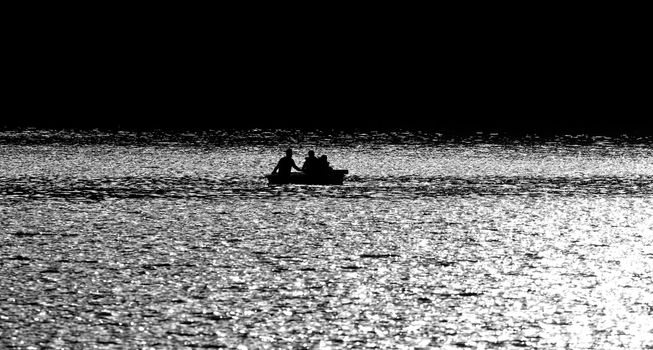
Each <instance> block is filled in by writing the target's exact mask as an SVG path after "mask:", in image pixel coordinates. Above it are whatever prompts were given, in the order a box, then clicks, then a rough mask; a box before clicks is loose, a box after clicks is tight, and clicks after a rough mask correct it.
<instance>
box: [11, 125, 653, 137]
mask: <svg viewBox="0 0 653 350" xmlns="http://www.w3.org/2000/svg"><path fill="white" fill-rule="evenodd" d="M0 128H1V129H3V130H21V129H29V128H34V129H47V130H94V129H98V130H105V131H120V130H126V131H157V130H160V131H168V132H183V131H201V130H205V131H210V130H251V129H261V130H283V129H287V130H304V131H311V130H325V131H328V130H334V131H382V132H383V131H386V132H387V131H402V130H406V131H423V132H433V133H443V134H453V135H455V134H464V135H468V134H475V133H486V134H493V133H496V134H507V135H525V134H541V135H564V134H577V135H581V134H587V135H597V136H598V135H608V136H609V135H635V136H653V132H651V130H649V129H647V128H645V127H642V126H641V125H631V126H623V125H622V126H615V125H594V126H583V125H566V126H532V125H530V126H529V125H521V126H520V125H512V126H497V125H451V124H440V125H417V124H379V123H377V124H372V123H370V124H367V125H363V124H355V125H341V124H336V125H324V124H312V125H310V124H301V123H276V124H274V125H272V124H266V123H251V124H236V123H233V124H220V123H205V124H193V123H190V124H187V125H174V124H158V125H152V124H138V123H113V124H110V123H109V124H107V123H103V124H99V123H95V124H92V123H3V124H0Z"/></svg>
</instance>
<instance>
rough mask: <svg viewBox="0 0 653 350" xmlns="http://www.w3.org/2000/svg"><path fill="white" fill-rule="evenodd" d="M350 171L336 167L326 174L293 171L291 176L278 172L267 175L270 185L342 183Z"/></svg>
mask: <svg viewBox="0 0 653 350" xmlns="http://www.w3.org/2000/svg"><path fill="white" fill-rule="evenodd" d="M348 173H349V171H348V170H345V169H334V170H331V171H329V172H328V173H326V174H316V175H308V174H306V173H304V172H292V173H290V176H281V175H279V174H278V173H276V174H270V175H265V177H266V178H267V179H268V183H269V184H270V185H280V184H302V185H342V183H343V182H344V180H345V175H346V174H348Z"/></svg>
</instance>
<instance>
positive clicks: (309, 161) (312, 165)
mask: <svg viewBox="0 0 653 350" xmlns="http://www.w3.org/2000/svg"><path fill="white" fill-rule="evenodd" d="M318 166H319V165H318V159H317V157H315V152H313V151H312V150H311V151H308V157H306V160H305V161H304V165H302V171H303V172H305V173H306V174H308V175H314V174H315V173H316V172H317V170H318V169H317V168H318Z"/></svg>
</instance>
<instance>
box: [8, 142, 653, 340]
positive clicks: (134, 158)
mask: <svg viewBox="0 0 653 350" xmlns="http://www.w3.org/2000/svg"><path fill="white" fill-rule="evenodd" d="M287 147H292V148H293V149H294V150H295V160H296V161H297V163H298V164H300V165H301V163H302V161H303V157H304V156H305V154H306V152H307V151H308V150H309V149H314V150H315V151H316V153H317V154H318V155H320V154H327V155H328V156H329V160H330V162H331V164H332V165H333V167H334V168H338V169H348V170H349V175H348V176H347V178H346V179H345V183H344V185H343V186H306V185H285V186H269V185H268V184H267V181H266V180H265V178H264V177H263V175H264V174H266V173H269V172H270V171H271V169H272V168H273V167H274V165H275V164H276V161H277V160H278V159H279V158H280V157H281V156H282V155H283V151H284V150H285V149H286V148H287ZM0 275H1V276H2V277H1V278H0V300H1V302H0V348H8V349H11V348H20V349H30V348H49V347H52V348H79V349H88V348H103V349H104V348H106V349H112V348H115V349H124V348H154V349H165V348H170V349H179V348H233V349H245V348H248V349H277V348H293V349H295V348H297V349H300V348H316V349H320V348H324V349H329V348H333V349H345V348H388V349H402V348H406V349H413V348H424V349H430V348H433V349H467V348H469V349H517V348H529V349H558V348H569V349H652V348H653V277H652V276H653V139H651V138H628V137H625V136H624V137H613V138H607V137H587V136H575V137H573V136H562V137H551V138H543V137H535V136H529V137H520V138H510V137H504V136H501V135H487V134H479V135H475V136H466V137H446V136H443V135H439V134H434V133H421V132H368V133H362V132H335V131H333V132H329V131H316V132H301V131H274V130H272V131H261V130H240V131H211V132H195V133H176V134H170V133H162V132H159V133H157V132H143V133H134V132H120V133H107V132H101V131H83V132H73V131H66V132H59V131H47V130H22V131H4V132H0Z"/></svg>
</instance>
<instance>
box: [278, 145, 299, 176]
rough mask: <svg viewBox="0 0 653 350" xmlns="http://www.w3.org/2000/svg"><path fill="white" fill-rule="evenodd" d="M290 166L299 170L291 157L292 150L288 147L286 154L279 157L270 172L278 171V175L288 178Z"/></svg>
mask: <svg viewBox="0 0 653 350" xmlns="http://www.w3.org/2000/svg"><path fill="white" fill-rule="evenodd" d="M292 168H295V169H296V170H298V171H301V169H299V168H298V167H297V165H296V164H295V161H294V160H293V159H292V150H291V149H290V148H289V149H287V150H286V156H285V157H283V158H281V159H279V162H278V163H277V166H276V167H274V170H272V174H274V173H276V172H277V171H278V172H279V176H282V177H284V178H289V177H290V171H291V170H292Z"/></svg>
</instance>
